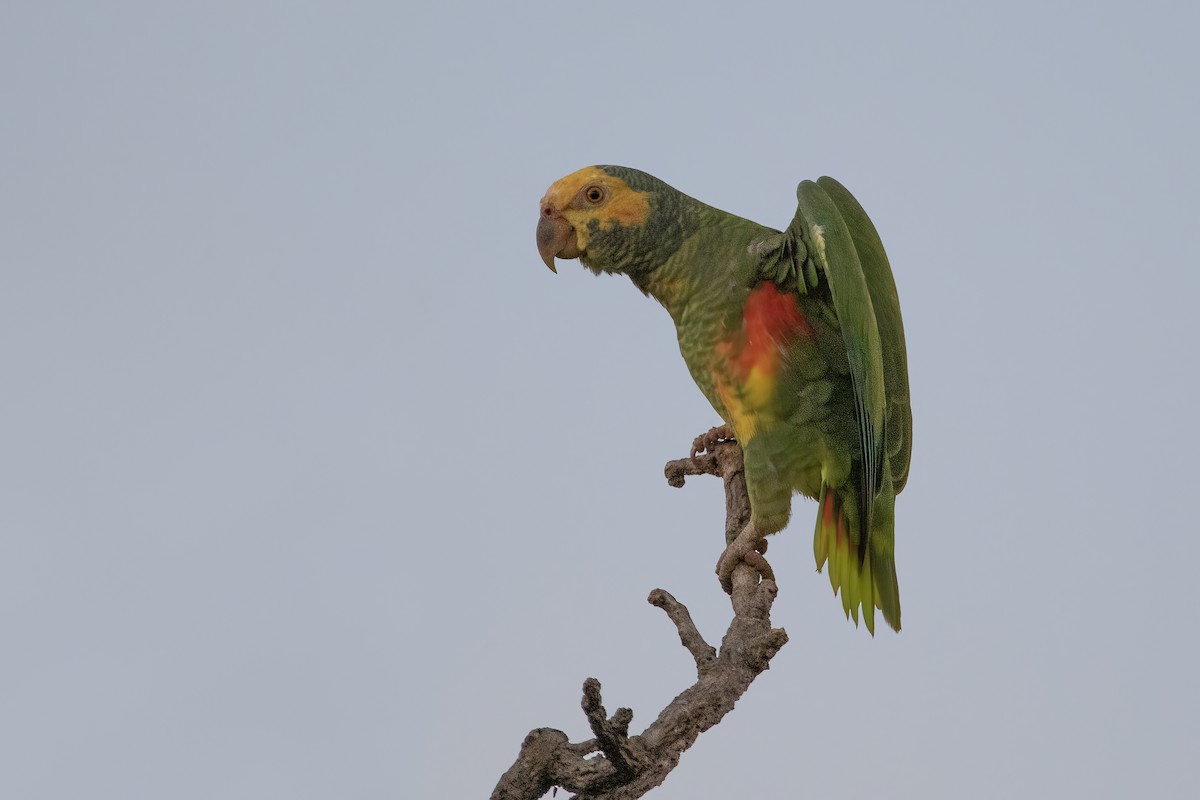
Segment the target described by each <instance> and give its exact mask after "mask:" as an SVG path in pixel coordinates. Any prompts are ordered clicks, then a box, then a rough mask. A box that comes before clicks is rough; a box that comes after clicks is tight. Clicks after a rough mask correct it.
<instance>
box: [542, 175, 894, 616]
mask: <svg viewBox="0 0 1200 800" xmlns="http://www.w3.org/2000/svg"><path fill="white" fill-rule="evenodd" d="M796 194H797V198H798V199H799V207H798V208H797V210H796V214H795V217H794V218H793V219H792V222H791V224H790V225H789V226H788V227H787V230H785V231H783V232H782V233H781V232H780V231H777V230H774V229H772V228H768V227H765V226H763V225H759V224H758V223H755V222H751V221H750V220H747V219H743V218H741V217H736V216H734V215H733V214H728V213H726V212H724V211H719V210H717V209H716V208H713V207H711V206H708V205H705V204H704V203H701V202H700V201H698V200H695V199H693V198H691V197H688V196H687V195H685V194H683V193H682V192H679V191H677V190H675V189H674V188H672V187H670V186H668V185H667V184H665V183H663V182H662V181H660V180H659V179H657V178H655V177H653V176H652V175H648V174H646V173H645V172H641V171H639V170H635V169H629V168H627V167H614V166H593V167H586V168H584V169H581V170H579V171H577V172H574V173H572V174H570V175H568V176H566V177H565V178H562V179H561V180H559V181H557V182H556V183H554V184H553V185H552V186H551V187H550V188H549V190H547V192H546V195H545V196H544V197H543V198H542V201H541V211H540V216H539V219H538V225H537V245H538V251H539V252H540V254H541V256H542V260H543V261H545V263H546V266H548V267H550V269H551V270H554V269H555V266H554V259H555V258H563V259H573V258H578V259H579V260H580V261H581V262H582V263H583V265H584V266H585V267H587V268H588V269H590V270H592V271H593V272H594V273H596V274H601V273H616V274H624V275H627V276H629V278H630V280H632V281H633V284H634V285H635V286H636V287H637V288H638V289H640V290H641V291H642V292H643V293H644V294H647V295H650V296H651V297H653V298H654V299H655V300H657V301H658V302H659V303H661V304H662V305H663V307H665V308H666V309H667V311H668V312H669V313H670V315H671V317H672V319H674V320H675V326H676V329H677V332H678V335H679V349H680V352H681V353H682V354H683V359H684V361H685V362H686V363H687V367H688V370H689V371H690V372H691V374H692V377H693V378H694V379H695V381H696V384H697V385H698V386H699V387H700V390H701V391H702V392H703V393H704V396H705V397H707V398H708V401H709V402H710V403H712V406H713V408H714V409H716V411H717V413H718V414H719V415H720V416H721V419H723V420H724V421H725V431H726V432H727V433H728V434H730V435H732V437H733V438H735V439H736V440H737V441H738V443H739V444H740V445H741V448H742V451H743V454H744V458H745V477H746V488H747V490H748V493H749V495H750V506H751V519H750V523H749V525H748V526H747V529H746V530H745V531H743V532H742V533H741V534H740V535H739V536H738V538H737V541H735V542H734V543H733V544H731V545H730V547H729V548H728V549H727V550H726V553H725V555H723V556H722V559H721V561H720V562H719V563H718V566H717V572H718V575H719V576H720V577H721V581H722V585H723V586H724V587H725V588H726V590H727V591H728V590H730V586H731V584H730V575H731V573H732V571H733V567H734V566H736V564H737V563H738V561H740V560H741V559H742V556H743V555H744V554H745V553H746V552H747V551H748V550H749V549H750V548H751V547H753V546H755V544H756V543H758V542H759V541H760V540H761V538H762V537H763V536H766V535H767V534H771V533H775V532H777V531H779V530H782V529H783V527H784V526H785V525H787V522H788V517H789V516H790V514H791V504H792V495H793V493H794V492H796V491H799V492H801V493H803V494H804V495H807V496H808V497H811V498H813V499H815V500H817V501H818V502H819V507H818V511H817V523H816V532H815V535H814V537H813V549H814V552H815V556H816V562H817V569H818V570H820V569H821V568H822V567H824V566H825V564H826V562H828V564H829V579H830V582H831V583H832V584H833V591H834V594H835V595H836V594H837V593H838V591H839V590H840V591H841V598H842V608H843V610H844V611H845V613H846V616H847V618H849V617H850V616H853V617H854V622H855V625H857V624H858V618H859V609H860V608H861V610H862V616H863V620H864V622H865V624H866V627H867V629H868V630H869V631H870V632H871V633H872V634H874V632H875V609H876V608H878V609H879V610H880V611H881V612H882V614H883V618H884V620H886V621H887V623H888V624H889V625H890V626H891V627H892V628H893V629H895V630H897V631H898V630H900V594H899V588H898V586H897V582H896V565H895V560H894V552H895V547H894V543H895V538H894V534H893V521H894V509H895V501H896V495H897V494H899V493H900V491H901V489H903V488H904V484H905V481H906V480H907V478H908V466H909V456H910V453H911V447H912V415H911V412H910V410H909V401H908V365H907V356H906V354H905V348H904V326H903V323H902V321H901V318H900V301H899V298H898V297H897V295H896V284H895V281H894V279H893V278H892V270H891V267H890V266H889V264H888V260H887V255H886V254H885V253H884V250H883V243H882V242H881V241H880V239H879V234H878V233H876V231H875V226H874V225H872V224H871V220H870V219H869V218H868V217H867V214H866V212H865V211H863V209H862V206H860V205H859V204H858V201H857V200H855V199H854V197H853V196H852V195H851V194H850V192H848V191H847V190H846V188H845V187H843V186H842V185H841V184H840V183H838V182H837V181H835V180H834V179H832V178H820V179H818V180H817V181H816V182H813V181H804V182H803V183H801V184H800V186H799V188H798V189H797V191H796ZM739 543H740V547H739Z"/></svg>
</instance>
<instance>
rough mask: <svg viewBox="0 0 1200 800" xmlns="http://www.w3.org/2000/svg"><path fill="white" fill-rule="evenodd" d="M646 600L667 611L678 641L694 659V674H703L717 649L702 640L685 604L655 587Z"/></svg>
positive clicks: (715, 654)
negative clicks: (676, 632)
mask: <svg viewBox="0 0 1200 800" xmlns="http://www.w3.org/2000/svg"><path fill="white" fill-rule="evenodd" d="M646 600H647V601H648V602H649V603H650V605H652V606H658V607H659V608H661V609H662V610H663V611H665V612H667V617H669V618H670V620H671V622H674V623H675V627H676V629H678V631H679V641H680V642H682V643H683V646H684V647H686V648H687V649H688V652H689V653H691V654H692V658H694V659H695V660H696V674H697V675H703V674H704V672H705V670H707V669H709V668H711V667H712V665H713V662H714V661H715V660H716V658H717V649H716V648H715V647H713V646H712V645H711V644H709V643H708V642H706V641H704V637H703V636H701V635H700V631H699V630H698V629H697V628H696V623H694V622H692V615H691V614H690V613H689V612H688V610H687V606H685V605H684V604H683V603H681V602H679V601H678V600H676V599H675V598H674V597H672V596H671V593H670V592H668V591H666V590H665V589H655V590H654V591H652V592H651V593H650V596H649V597H647V598H646Z"/></svg>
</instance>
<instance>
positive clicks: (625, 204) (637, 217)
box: [542, 167, 650, 248]
mask: <svg viewBox="0 0 1200 800" xmlns="http://www.w3.org/2000/svg"><path fill="white" fill-rule="evenodd" d="M592 184H597V185H600V186H603V187H604V188H605V189H606V190H607V191H608V199H607V200H605V201H604V202H603V203H601V204H600V205H598V206H589V205H587V204H586V203H582V204H581V203H580V201H579V192H580V190H581V189H583V188H584V187H585V186H591V185H592ZM542 202H543V203H544V204H546V205H549V206H551V207H552V208H555V209H557V210H558V211H559V212H561V213H562V215H563V217H565V218H566V220H567V222H570V223H571V226H572V227H573V228H575V236H576V238H577V240H578V242H579V246H580V247H581V248H586V247H587V224H588V221H589V220H593V219H594V220H597V221H598V222H599V223H600V227H601V228H605V229H609V228H612V227H613V226H614V225H625V226H635V227H636V226H641V225H643V224H645V222H646V218H647V217H649V216H650V198H649V196H648V195H647V194H646V193H645V192H637V191H634V190H633V189H631V188H629V184H627V183H625V181H623V180H621V179H620V178H614V177H613V176H612V175H609V174H608V173H607V172H605V171H604V170H602V169H599V168H598V167H584V168H583V169H581V170H578V171H576V172H572V173H571V174H570V175H568V176H566V177H565V178H560V179H559V180H557V181H555V182H554V185H553V186H551V187H550V188H549V189H548V190H546V196H545V197H543V198H542Z"/></svg>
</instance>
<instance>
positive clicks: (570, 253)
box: [537, 206, 580, 272]
mask: <svg viewBox="0 0 1200 800" xmlns="http://www.w3.org/2000/svg"><path fill="white" fill-rule="evenodd" d="M537 246H538V253H540V254H541V256H542V261H544V262H546V266H547V267H549V268H550V271H551V272H558V270H557V269H555V268H554V259H555V257H557V258H578V257H579V253H580V250H579V244H578V242H577V241H576V239H575V229H574V228H572V227H571V223H569V222H567V221H566V220H565V219H563V216H562V214H560V213H558V212H557V211H555V210H554V209H553V208H551V207H550V206H542V213H541V216H540V217H539V218H538V224H537Z"/></svg>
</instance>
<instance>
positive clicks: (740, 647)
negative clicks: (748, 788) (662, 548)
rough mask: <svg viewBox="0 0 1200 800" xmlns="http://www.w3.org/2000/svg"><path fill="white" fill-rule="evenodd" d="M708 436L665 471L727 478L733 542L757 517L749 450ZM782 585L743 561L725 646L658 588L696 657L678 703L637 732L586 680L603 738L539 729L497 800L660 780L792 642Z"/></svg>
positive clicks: (728, 535)
mask: <svg viewBox="0 0 1200 800" xmlns="http://www.w3.org/2000/svg"><path fill="white" fill-rule="evenodd" d="M707 436H708V438H707V439H706V438H705V437H700V439H697V443H698V445H699V444H701V443H703V446H704V447H706V448H707V452H704V453H700V454H696V455H694V456H693V457H692V458H686V459H680V460H678V461H672V462H670V463H668V464H667V466H666V470H665V472H666V476H667V481H668V482H669V483H670V484H671V485H672V486H683V483H684V479H685V477H686V476H688V475H717V476H719V477H721V478H722V479H723V480H724V482H725V540H726V543H727V544H729V543H732V542H733V541H734V540H735V539H736V538H737V535H738V533H740V532H741V531H742V530H743V529H744V528H745V527H746V524H747V523H748V522H749V520H750V499H749V497H748V496H747V494H746V481H745V477H744V475H743V471H742V470H743V468H742V451H741V448H740V447H739V446H738V444H737V443H736V442H731V441H717V440H716V438H717V437H715V436H713V432H710V434H708V435H707ZM766 574H770V573H769V571H768V572H767V573H766ZM776 592H777V589H776V586H775V582H774V581H773V580H764V579H761V578H760V569H759V568H756V567H754V566H751V565H750V564H747V563H740V564H738V566H737V567H735V568H734V571H733V593H732V595H731V596H730V601H731V603H732V605H733V613H734V616H733V621H732V622H731V623H730V624H729V629H728V630H727V631H726V632H725V638H724V639H722V641H721V649H720V650H719V651H718V650H716V649H715V648H714V647H713V646H712V645H710V644H709V643H708V642H706V641H705V640H704V637H703V636H701V635H700V631H699V630H697V628H696V625H695V623H693V622H692V617H691V614H689V613H688V610H687V607H686V606H684V605H683V604H682V603H680V602H679V601H678V600H676V599H675V598H674V597H672V596H671V595H670V593H668V592H666V591H664V590H662V589H655V590H654V591H652V592H650V596H649V598H647V599H648V600H649V602H650V604H651V605H654V606H657V607H658V608H661V609H662V610H663V611H664V612H666V614H667V617H668V618H669V619H670V620H671V622H673V623H674V624H675V629H676V630H677V631H678V632H679V639H680V642H681V643H682V644H683V646H684V647H685V648H687V650H688V652H689V653H690V654H691V656H692V659H693V660H694V661H695V663H696V682H695V683H694V684H693V685H692V686H690V687H688V688H687V689H685V690H684V691H683V692H681V693H680V694H679V695H678V696H677V697H676V698H675V699H674V700H672V701H671V702H670V703H669V704H668V705H667V707H666V708H664V709H663V710H662V713H660V714H659V715H658V719H656V720H655V721H654V722H653V723H651V724H650V726H649V727H648V728H646V730H644V731H642V733H640V734H638V735H636V736H630V735H629V724H630V722H631V721H632V719H633V712H632V711H630V710H629V709H628V708H619V709H617V711H616V713H614V714H613V715H612V716H611V717H610V716H608V713H607V712H606V711H605V709H604V704H603V702H602V700H601V696H600V682H599V681H598V680H596V679H595V678H588V679H587V680H585V681H584V682H583V699H582V703H581V705H582V707H583V712H584V714H585V715H586V716H587V719H588V724H589V725H590V726H591V729H592V735H593V738H592V739H588V740H587V741H583V742H579V743H577V744H573V743H571V742H570V741H569V740H568V738H567V735H566V734H565V733H563V732H562V731H558V730H554V729H552V728H537V729H535V730H533V731H531V732H530V733H529V735H528V736H526V737H525V741H524V743H523V744H522V745H521V751H520V753H519V754H518V756H517V760H516V762H515V763H514V764H513V765H512V767H510V768H509V769H508V771H507V772H505V773H504V775H503V776H502V777H501V778H500V782H499V783H497V784H496V788H495V790H494V791H493V792H492V800H537V798H540V797H542V795H544V794H545V793H546V792H547V791H549V790H550V788H551V787H554V786H558V787H562V788H563V789H566V790H567V791H569V792H574V793H575V794H576V796H577V797H578V798H581V800H582V799H583V798H587V800H602V799H603V800H617V799H618V798H620V799H621V800H627V799H628V798H636V797H641V796H642V795H644V794H645V793H646V792H648V791H650V790H651V789H653V788H654V787H655V786H658V785H660V784H661V783H662V782H663V781H664V780H665V779H666V777H667V775H668V774H669V773H670V772H671V770H673V769H674V768H675V766H676V765H677V764H678V763H679V757H680V756H681V755H682V754H683V753H684V751H686V750H687V749H688V748H689V747H691V746H692V743H693V742H695V741H696V739H697V737H699V735H700V734H701V733H703V732H704V731H706V730H708V729H709V728H711V727H713V726H714V725H716V724H717V723H719V722H720V721H721V720H722V719H723V718H724V717H725V715H726V714H728V713H729V712H730V711H732V710H733V706H734V703H736V702H737V701H738V699H739V698H740V697H741V696H742V695H743V694H744V693H745V692H746V690H747V689H748V688H750V684H751V682H753V681H754V679H755V678H756V677H758V675H759V674H760V673H762V672H763V671H764V670H766V669H767V668H768V665H769V664H770V661H771V658H772V657H773V656H774V655H775V653H777V652H778V651H779V648H781V647H783V645H784V644H785V643H786V642H787V633H786V632H785V631H784V630H783V629H782V628H772V627H771V618H770V611H771V604H772V603H773V602H774V600H775V595H776ZM597 753H598V754H599V755H593V754H597ZM589 756H592V757H590V758H589Z"/></svg>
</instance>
